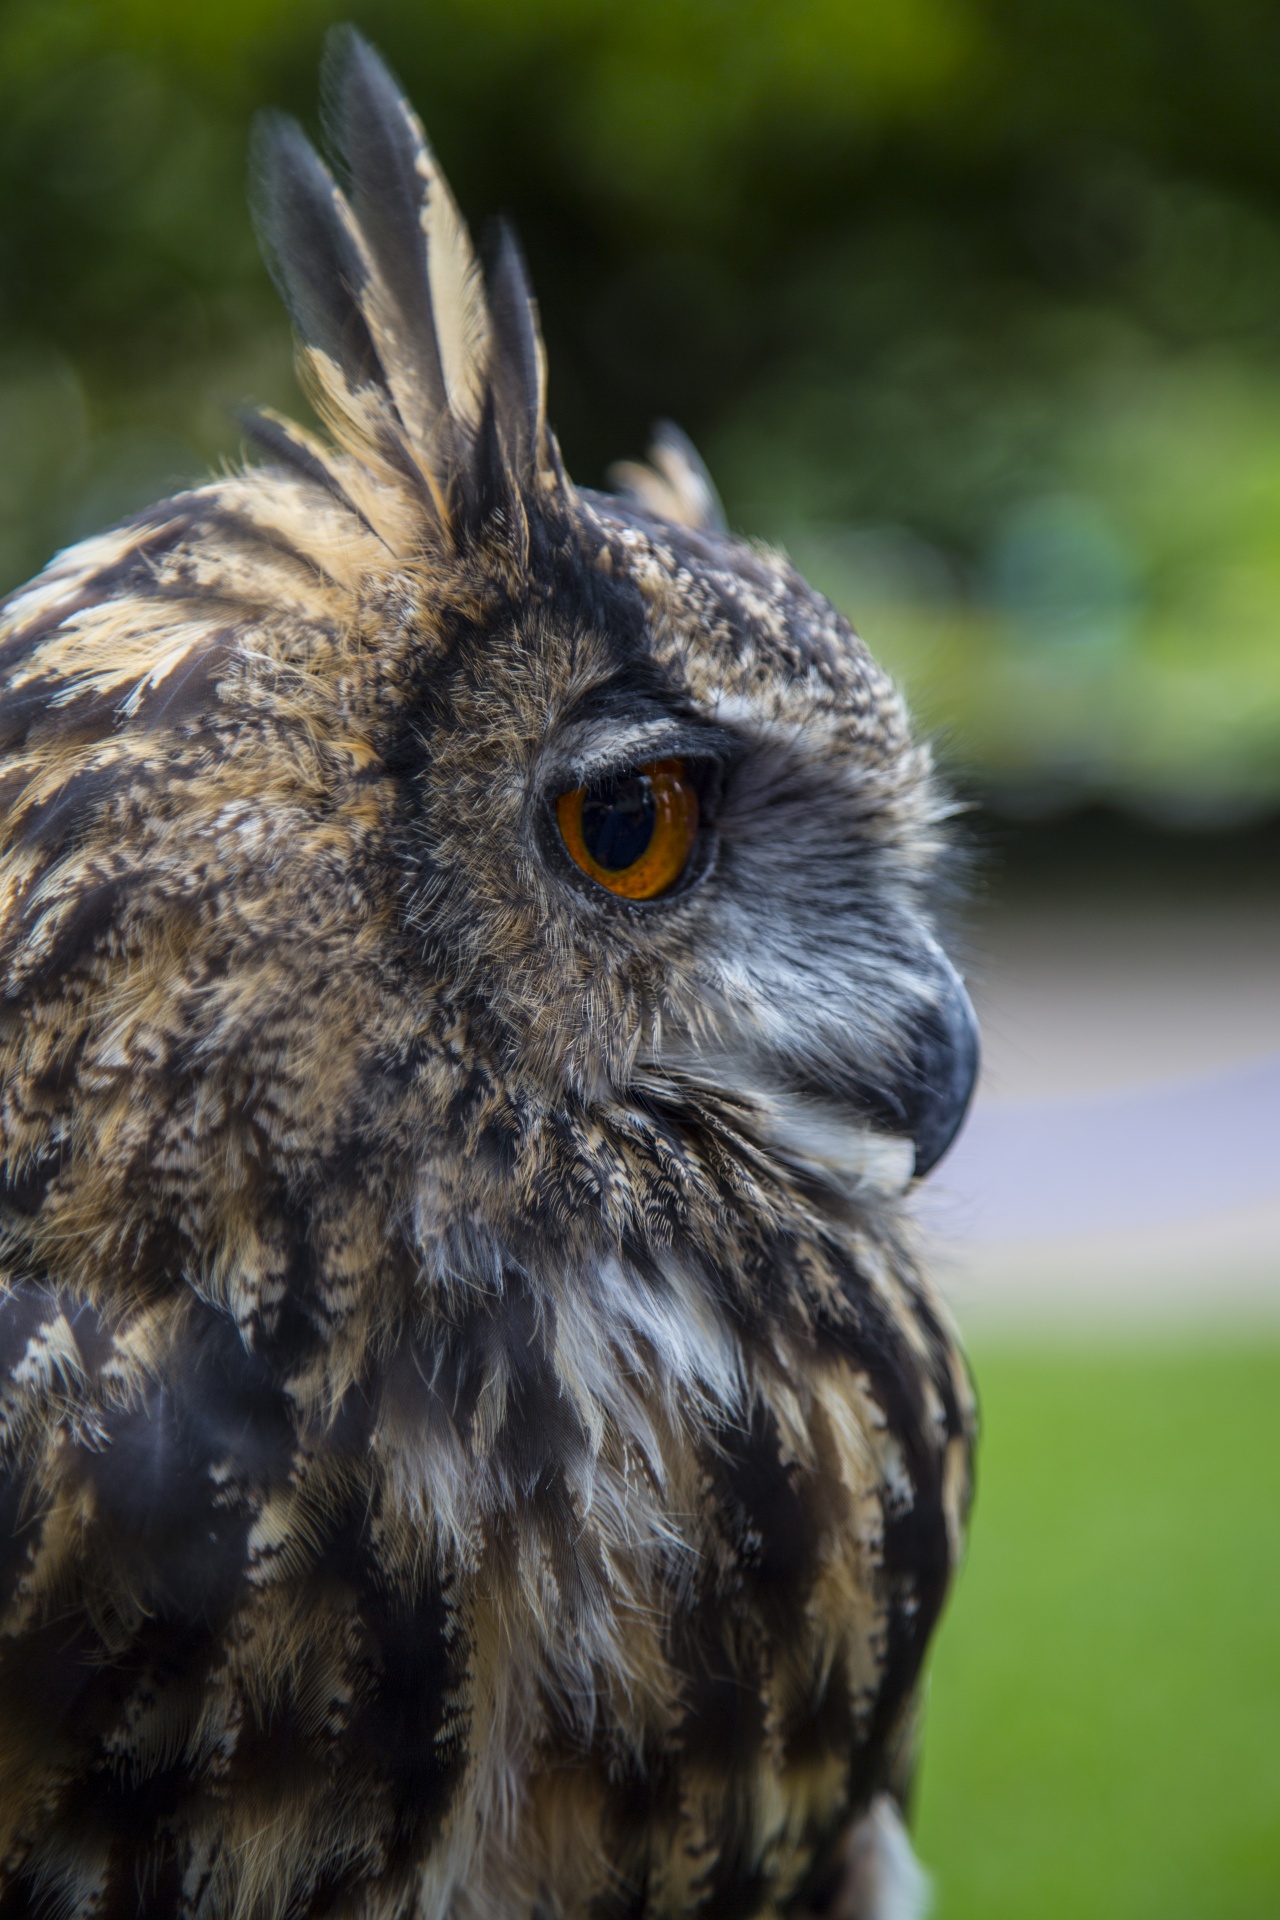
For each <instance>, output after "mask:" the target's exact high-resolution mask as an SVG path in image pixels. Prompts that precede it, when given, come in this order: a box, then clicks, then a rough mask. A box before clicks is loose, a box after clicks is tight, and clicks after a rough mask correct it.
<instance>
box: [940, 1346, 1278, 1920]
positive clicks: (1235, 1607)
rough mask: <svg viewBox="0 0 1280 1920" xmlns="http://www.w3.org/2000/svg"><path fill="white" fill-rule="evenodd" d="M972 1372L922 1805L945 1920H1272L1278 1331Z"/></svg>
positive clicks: (1023, 1359) (1041, 1358)
mask: <svg viewBox="0 0 1280 1920" xmlns="http://www.w3.org/2000/svg"><path fill="white" fill-rule="evenodd" d="M974 1364H975V1370H976V1373H977V1377H978V1382H979V1387H980V1390H981V1394H982V1402H983V1421H984V1438H983V1445H982V1453H981V1458H980V1465H979V1491H978V1500H977V1505H976V1508H975V1512H974V1519H973V1531H972V1542H971V1550H970V1557H969V1564H968V1566H967V1567H966V1569H965V1572H964V1574H963V1576H962V1579H961V1582H960V1586H959V1590H958V1592H957V1594H956V1597H955V1600H954V1603H953V1605H952V1607H951V1609H950V1612H949V1614H948V1617H947V1619H946V1620H945V1622H944V1625H943V1628H942V1631H941V1634H940V1637H939V1642H938V1648H937V1654H936V1657H935V1660H934V1663H933V1678H932V1686H931V1693H930V1699H929V1709H928V1722H927V1727H926V1734H925V1746H924V1756H925V1757H924V1767H923V1772H922V1776H921V1781H920V1796H919V1801H918V1806H917V1822H916V1834H917V1846H918V1848H919V1851H920V1853H921V1855H922V1856H923V1858H924V1860H925V1862H926V1864H927V1865H928V1866H929V1868H930V1871H931V1872H932V1873H933V1875H934V1877H935V1883H936V1893H937V1907H936V1912H937V1920H1059V1917H1060V1920H1112V1916H1114V1920H1275V1917H1276V1915H1277V1914H1280V1342H1277V1341H1276V1340H1275V1338H1274V1337H1271V1338H1261V1339H1259V1340H1257V1341H1255V1342H1253V1343H1250V1342H1248V1341H1247V1340H1246V1339H1244V1338H1242V1339H1241V1341H1240V1343H1239V1345H1238V1347H1236V1348H1226V1347H1224V1346H1222V1345H1216V1346H1214V1345H1206V1347H1205V1349H1204V1350H1203V1351H1199V1352H1197V1351H1194V1350H1193V1349H1192V1348H1191V1347H1190V1346H1184V1347H1181V1348H1170V1349H1167V1350H1163V1351H1161V1350H1158V1349H1157V1350H1140V1349H1131V1350H1126V1349H1125V1348H1123V1347H1115V1348H1112V1349H1110V1350H1106V1349H1103V1348H1101V1347H1094V1348H1088V1349H1086V1348H1084V1347H1077V1348H1075V1349H1072V1348H1070V1347H1067V1346H1064V1347H1062V1348H1061V1349H1059V1350H1058V1351H1053V1352H1050V1351H1048V1350H1047V1349H1046V1348H1045V1347H1043V1346H1041V1347H1039V1348H1036V1347H1032V1346H1028V1347H1027V1348H1026V1349H1025V1350H1022V1351H1016V1350H1012V1349H1010V1348H1007V1347H1006V1348H1001V1349H998V1350H988V1351H985V1352H984V1351H982V1350H979V1351H978V1352H977V1353H976V1354H975V1357H974Z"/></svg>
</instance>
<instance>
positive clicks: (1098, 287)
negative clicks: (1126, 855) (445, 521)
mask: <svg viewBox="0 0 1280 1920" xmlns="http://www.w3.org/2000/svg"><path fill="white" fill-rule="evenodd" d="M343 16H346V17H352V18H354V19H356V20H357V21H358V22H359V23H360V24H361V25H362V26H363V27H364V28H365V29H366V30H367V32H368V33H369V34H370V35H371V36H373V37H374V38H375V39H376V40H377V42H378V43H379V44H380V45H381V47H382V48H383V49H384V51H385V52H386V54H387V56H388V57H389V58H390V60H391V61H392V63H393V64H394V65H395V66H396V68H397V69H398V70H399V72H400V74H401V75H402V77H403V79H404V81H405V82H406V84H407V86H408V87H409V89H410V90H411V92H412V94H413V96H414V98H415V99H416V101H417V102H418V104H419V105H420V107H421V109H422V111H423V114H424V116H425V118H426V120H427V122H428V124H429V126H430V128H431V131H432V135H433V138H434V140H435V143H436V145H437V147H438V149H439V151H440V153H441V156H442V158H443V160H444V162H445V164H446V167H447V169H448V171H449V173H450V175H451V177H452V179H453V181H454V184H455V187H456V189H457V191H458V193H459V197H460V199H461V200H462V202H463V205H464V207H465V208H467V209H468V210H469V212H470V213H471V215H472V216H473V218H476V219H477V220H479V221H482V220H483V217H484V216H485V215H486V214H490V213H493V212H495V211H503V212H507V213H509V214H511V215H513V216H514V218H515V220H516V222H517V224H518V226H519V229H520V232H521V234H522V236H523V239H524V243H525V246H526V249H527V251H528V254H529V257H530V261H531V265H532V269H533V276H534V280H535V284H536V286H537V289H538V292H539V296H540V299H541V302H542V306H543V311H544V317H545V322H546V330H547V334H548V337H549V343H550V349H551V366H552V396H553V412H554V417H555V420H556V422H557V425H558V427H559V429H560V432H561V436H562V439H563V442H564V445H565V449H566V453H567V455H568V459H569V462H570V466H571V470H572V471H574V472H575V473H576V474H577V475H578V476H579V477H580V478H582V479H584V480H587V481H594V482H599V481H600V480H601V479H602V478H603V476H604V473H605V471H606V468H607V465H608V463H609V461H610V460H612V459H616V458H618V457H619V456H621V455H624V454H635V453H637V452H639V451H640V450H641V449H642V448H643V446H644V443H645V439H646V435H647V431H648V428H649V425H650V422H651V421H652V419H653V418H654V417H655V416H658V415H663V414H670V415H673V416H675V417H676V418H677V419H679V420H680V421H681V422H682V423H683V424H684V425H685V426H686V427H687V428H688V429H689V431H690V432H692V433H693V435H694V436H695V438H696V439H697V440H698V441H699V442H700V444H701V445H702V446H703V448H704V450H705V452H706V454H707V456H708V459H709V461H710V463H711V465H712V467H713V470H714V472H715V474H716V476H717V478H718V480H719V483H720V486H721V489H722V491H723V493H724V496H725V499H726V502H727V504H728V508H729V512H730V515H731V517H732V519H733V520H734V522H735V523H736V524H737V525H739V526H741V527H744V528H746V529H749V530H750V531H752V532H754V533H759V534H762V535H766V536H768V537H769V538H771V539H775V540H780V541H783V542H784V543H786V544H787V545H788V546H789V547H790V548H791V549H792V551H793V552H794V554H795V556H796V558H797V559H798V560H799V561H800V562H801V564H802V565H803V566H804V567H806V568H807V569H808V570H809V571H810V572H811V573H812V574H813V575H814V576H815V577H816V578H817V579H818V581H819V582H820V583H821V584H823V585H824V586H825V587H827V588H828V589H829V590H830V592H831V593H832V594H833V596H834V597H835V598H837V599H838V600H839V601H840V602H842V603H843V604H844V605H845V606H846V607H848V609H849V610H850V611H851V612H853V613H854V615H855V616H856V618H857V620H858V623H859V625H860V626H861V627H862V628H863V630H865V631H866V632H867V633H868V634H869V635H870V637H871V638H872V639H873V641H874V643H875V644H876V646H877V647H878V649H879V651H880V652H881V653H882V654H883V655H884V656H885V657H886V658H887V659H888V660H889V661H890V663H891V664H892V665H893V666H894V667H895V668H896V669H897V670H898V671H899V672H900V673H901V674H902V675H903V677H904V678H905V680H906V682H907V685H908V687H909V688H910V691H911V693H912V696H913V698H914V701H915V703H916V707H917V710H918V712H919V713H920V715H921V717H922V718H923V720H924V721H925V722H926V723H927V724H928V725H930V726H931V727H935V728H937V729H940V731H941V734H942V737H943V740H944V744H945V746H946V750H947V752H948V754H949V756H950V758H951V760H952V763H953V765H954V766H955V768H956V769H957V771H958V772H959V773H960V774H961V776H962V777H963V778H964V779H965V780H966V781H967V782H969V783H970V784H971V785H972V786H973V787H974V788H975V789H976V790H977V791H979V792H981V793H983V794H985V795H987V796H989V797H990V798H992V799H994V800H995V801H996V802H997V803H998V804H1000V805H1002V806H1005V807H1007V808H1012V809H1018V810H1024V811H1025V810H1028V809H1030V810H1036V809H1040V808H1043V807H1045V806H1052V805H1055V804H1063V803H1071V802H1074V801H1078V800H1080V799H1082V798H1085V799H1095V800H1101V801H1108V802H1119V803H1121V804H1123V805H1126V806H1129V807H1132V808H1137V809H1140V810H1143V811H1144V812H1146V813H1148V814H1153V815H1155V816H1158V817H1160V818H1164V819H1170V818H1172V819H1177V820H1184V819H1185V820H1192V821H1222V820H1230V819H1237V818H1240V817H1242V816H1245V815H1247V814H1249V813H1251V812H1257V811H1258V810H1261V809H1266V808H1269V807H1271V806H1273V805H1274V804H1275V803H1276V801H1277V799H1280V646H1277V644H1276V640H1275V630H1276V627H1277V623H1278V621H1280V131H1278V130H1277V128H1278V122H1277V105H1278V104H1280V78H1278V76H1280V11H1277V8H1276V7H1275V5H1274V4H1261V3H1260V0H1105V4H1104V3H1103V0H862V3H861V4H858V3H857V0H790V3H789V4H777V3H775V4H768V3H762V0H648V3H647V4H646V5H644V6H635V5H622V4H607V3H606V0H400V3H399V4H397V3H396V0H384V3H383V4H349V5H345V6H341V5H339V6H334V5H331V4H329V0H220V3H219V4H217V5H212V4H209V5H202V4H192V5H189V6H187V7H176V6H174V5H172V4H171V3H170V0H165V3H163V4H162V0H114V3H113V0H102V4H99V5H93V4H86V3H85V0H7V3H6V4H4V5H3V7H0V445H2V446H3V450H4V457H3V461H2V462H0V583H2V584H4V585H10V584H13V583H14V582H16V581H18V580H20V579H21V578H22V577H24V576H25V575H26V574H27V573H29V572H30V571H31V570H32V569H33V568H35V567H36V566H37V565H39V564H40V563H41V562H42V561H43V560H45V559H46V558H47V557H48V555H49V553H50V552H51V551H52V550H53V549H54V548H55V547H57V546H58V545H59V544H61V543H63V542H65V541H67V540H69V539H72V538H74V537H75V536H77V535H79V534H83V533H85V532H87V531H89V530H90V529H92V528H94V527H96V526H98V525H99V524H100V523H102V522H103V521H105V520H108V519H110V518H111V517H112V516H114V515H117V514H120V513H123V512H125V511H127V510H129V509H130V508H132V507H135V506H137V505H139V504H140V503H141V502H143V501H144V500H146V499H147V498H149V497H151V496H153V495H154V494H155V493H156V492H157V491H158V490H160V489H162V488H164V487H167V486H170V485H172V484H173V482H174V481H176V480H180V479H187V478H193V477H196V476H198V475H200V474H201V473H203V472H204V471H205V469H206V467H207V466H208V464H209V463H210V462H211V461H213V460H216V459H217V458H218V457H219V456H221V455H225V454H229V453H233V452H234V451H235V450H236V448H237V444H238V433H237V429H236V427H235V425H234V421H233V412H234V408H235V406H236V405H237V404H238V403H240V402H241V401H243V400H245V399H249V398H253V399H258V400H265V401H272V402H276V403H280V402H284V403H289V402H290V401H291V400H292V397H293V389H292V381H291V375H290V370H289V351H288V345H287V341H286V338H285V331H284V327H283V324H282V320H281V315H280V311H279V308H278V304H277V302H276V300H275V298H274V296H273V294H272V291H271V289H270V287H269V285H268V282H267V280H266V276H265V274H264V272H263V270H262V267H261V266H260V264H259V261H258V257H257V253H256V249H255V246H254V242H253V237H252V234H251V231H250V226H249V222H248V218H247V215H246V212H245V202H244V168H245V160H244V156H245V140H246V132H247V127H248V122H249V119H250V117H251V115H252V113H253V111H254V110H255V109H256V108H257V107H259V106H261V105H263V104H265V103H267V102H274V103H277V104H284V105H286V106H288V107H290V108H292V109H293V110H295V111H296V112H298V113H299V114H300V115H301V117H302V118H303V119H304V120H305V121H306V122H308V123H309V124H310V125H312V126H314V124H315V118H316V114H315V100H316V64H317V56H318V52H319V46H320V41H321V38H322V34H323V30H324V28H325V26H326V25H327V24H328V22H329V21H330V20H331V19H332V18H335V17H343Z"/></svg>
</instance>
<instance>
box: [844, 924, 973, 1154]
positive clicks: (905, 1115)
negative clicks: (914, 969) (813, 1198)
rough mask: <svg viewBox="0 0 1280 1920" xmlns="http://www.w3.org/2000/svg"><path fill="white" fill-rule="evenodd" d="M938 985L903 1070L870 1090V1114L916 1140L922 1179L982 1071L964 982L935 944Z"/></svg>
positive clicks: (956, 1127)
mask: <svg viewBox="0 0 1280 1920" xmlns="http://www.w3.org/2000/svg"><path fill="white" fill-rule="evenodd" d="M932 958H933V963H934V968H935V970H936V987H935V991H934V994H933V996H932V997H931V999H930V1001H929V1003H928V1005H927V1006H925V1007H924V1008H923V1009H922V1012H921V1015H920V1017H919V1020H918V1024H917V1026H916V1028H915V1031H914V1034H913V1036H912V1040H911V1046H910V1051H909V1054H908V1064H907V1069H906V1071H905V1073H903V1074H902V1075H901V1077H896V1078H895V1084H894V1085H893V1086H892V1087H876V1088H874V1089H873V1090H871V1092H870V1096H869V1102H868V1104H869V1105H870V1108H871V1113H872V1117H873V1118H874V1119H875V1120H876V1121H878V1122H879V1124H880V1125H881V1126H883V1127H885V1128H886V1129H887V1131H888V1132H890V1133H905V1134H908V1135H909V1136H910V1138H911V1139H912V1140H913V1141H914V1142H915V1149H916V1165H915V1177H916V1179H917V1180H920V1179H923V1177H924V1175H925V1174H926V1173H929V1172H931V1171H932V1169H933V1168H934V1167H936V1166H937V1164H938V1162H939V1160H941V1158H942V1156H943V1154H944V1153H945V1152H946V1151H947V1148H948V1147H949V1146H950V1145H951V1143H952V1141H953V1140H954V1139H955V1137H956V1135H957V1134H958V1133H959V1131H960V1128H961V1126H962V1125H963V1124H964V1117H965V1114H966V1113H967V1112H968V1110H969V1102H970V1100H971V1099H972V1098H973V1087H974V1082H975V1081H976V1079H977V1077H978V1020H977V1016H976V1014H975V1013H974V1011H973V1003H972V1001H971V1000H970V998H969V996H968V994H967V993H966V992H965V988H964V982H963V980H961V978H960V975H959V974H958V973H957V972H956V970H955V968H954V967H953V966H952V964H951V962H950V961H949V960H948V959H947V957H946V955H945V954H944V953H943V952H942V951H941V950H940V949H938V950H935V952H934V955H933V956H932Z"/></svg>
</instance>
